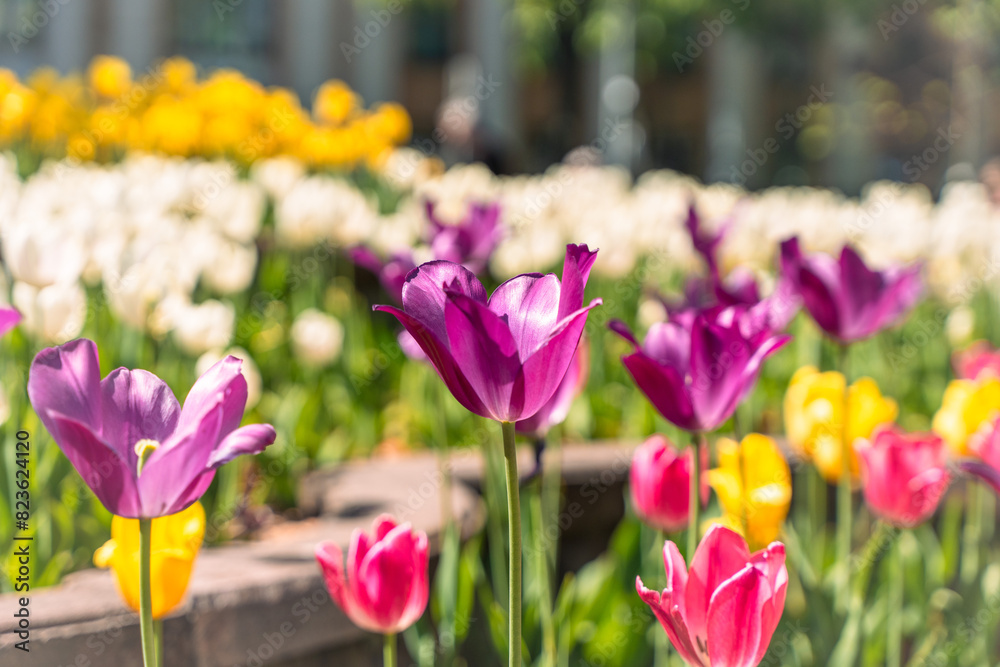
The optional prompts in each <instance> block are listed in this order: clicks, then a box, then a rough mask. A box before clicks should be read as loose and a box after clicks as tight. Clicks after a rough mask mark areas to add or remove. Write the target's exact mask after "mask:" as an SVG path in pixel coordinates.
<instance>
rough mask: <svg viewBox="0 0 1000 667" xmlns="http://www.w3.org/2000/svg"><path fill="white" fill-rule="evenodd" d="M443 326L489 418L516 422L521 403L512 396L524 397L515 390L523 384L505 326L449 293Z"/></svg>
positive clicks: (480, 307) (475, 304) (480, 306)
mask: <svg viewBox="0 0 1000 667" xmlns="http://www.w3.org/2000/svg"><path fill="white" fill-rule="evenodd" d="M445 323H446V326H447V327H448V337H449V346H450V347H451V350H452V355H453V356H454V359H455V363H456V364H458V366H459V367H460V368H463V369H465V378H466V379H467V380H468V381H469V384H470V385H471V386H472V388H473V390H474V391H475V392H476V395H478V396H479V398H480V399H482V401H483V404H484V405H485V406H486V410H487V411H488V412H489V416H490V417H491V418H492V419H496V420H497V421H516V420H517V414H518V413H519V412H520V410H521V407H522V402H521V401H518V400H517V399H516V398H514V397H513V396H512V394H513V393H514V392H519V393H520V395H521V396H523V392H524V389H523V384H521V385H520V388H518V387H517V386H518V384H519V383H523V379H519V377H518V371H519V370H520V368H521V359H520V358H519V357H518V354H517V343H515V342H514V338H513V337H512V335H511V331H510V329H509V328H508V327H507V323H506V322H504V320H502V319H500V317H499V316H497V314H496V313H494V312H493V311H491V310H490V309H489V308H488V307H487V306H486V305H485V304H482V303H479V302H478V301H475V300H473V299H471V298H469V297H467V296H465V295H464V294H459V293H452V292H449V293H448V303H447V305H446V306H445ZM565 370H566V369H565V368H563V372H564V373H565ZM553 389H554V387H553ZM549 396H551V392H550V393H549ZM539 407H540V406H539ZM532 414H533V413H532Z"/></svg>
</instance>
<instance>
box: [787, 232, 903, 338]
mask: <svg viewBox="0 0 1000 667" xmlns="http://www.w3.org/2000/svg"><path fill="white" fill-rule="evenodd" d="M781 263H782V280H787V281H789V282H790V283H791V284H792V285H793V287H794V289H795V291H796V292H798V294H799V296H800V297H801V298H802V302H803V304H804V305H805V307H806V310H808V311H809V314H810V315H812V317H813V319H814V320H816V323H817V324H818V325H819V326H820V327H821V328H822V329H823V330H824V331H826V332H827V333H828V334H829V335H830V336H832V337H834V338H836V339H838V340H840V341H842V342H853V341H857V340H862V339H864V338H868V337H870V336H872V335H874V334H875V333H877V332H879V331H881V330H882V329H884V328H886V327H888V326H890V325H892V324H893V323H894V322H895V321H897V320H898V319H900V318H901V317H902V316H903V315H904V314H905V313H906V312H907V311H909V310H910V309H911V308H912V307H913V305H914V304H915V303H916V300H917V298H918V297H919V295H920V292H921V289H922V285H921V280H920V266H919V265H914V266H911V267H908V268H903V269H901V268H898V267H897V268H890V269H888V270H885V271H874V270H872V269H870V268H869V267H868V266H867V265H866V264H865V263H864V261H863V260H862V259H861V256H860V255H858V253H857V251H855V250H854V248H852V247H850V246H844V248H843V249H842V251H841V253H840V258H839V260H837V259H834V258H833V257H831V256H829V255H824V254H816V255H812V256H809V257H806V256H804V255H803V254H802V252H801V250H800V249H799V245H798V239H795V238H792V239H788V240H787V241H784V242H783V243H782V244H781Z"/></svg>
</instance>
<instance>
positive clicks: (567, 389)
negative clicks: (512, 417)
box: [516, 340, 590, 438]
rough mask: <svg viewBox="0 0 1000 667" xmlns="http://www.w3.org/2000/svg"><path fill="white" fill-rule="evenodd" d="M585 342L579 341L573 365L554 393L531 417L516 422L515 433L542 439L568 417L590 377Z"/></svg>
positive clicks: (588, 352) (587, 351) (567, 370)
mask: <svg viewBox="0 0 1000 667" xmlns="http://www.w3.org/2000/svg"><path fill="white" fill-rule="evenodd" d="M588 348H589V346H588V345H587V342H586V340H581V341H580V345H579V346H578V347H577V348H576V354H575V355H573V363H571V364H570V365H569V368H568V369H566V375H564V376H563V379H562V382H560V383H559V388H558V389H556V393H554V394H552V398H550V399H549V402H548V403H546V404H545V405H543V406H542V408H541V410H539V411H538V412H536V413H535V414H534V416H533V417H528V418H527V419H522V420H521V421H519V422H517V426H516V428H517V432H518V433H523V434H525V435H528V436H531V437H533V438H543V437H545V434H546V433H548V432H549V429H550V428H552V427H553V426H555V425H557V424H561V423H563V421H565V420H566V416H567V415H569V409H570V407H572V405H573V401H574V400H576V397H577V396H579V395H580V393H581V392H582V391H583V388H584V387H586V386H587V378H588V376H589V375H590V363H589V362H590V360H589V358H588V357H589V356H590V350H589V349H588Z"/></svg>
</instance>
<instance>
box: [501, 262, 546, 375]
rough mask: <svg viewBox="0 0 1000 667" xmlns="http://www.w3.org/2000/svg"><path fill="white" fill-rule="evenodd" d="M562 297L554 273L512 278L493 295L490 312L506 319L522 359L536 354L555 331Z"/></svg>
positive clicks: (531, 274) (529, 274) (530, 274)
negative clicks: (560, 297)
mask: <svg viewBox="0 0 1000 667" xmlns="http://www.w3.org/2000/svg"><path fill="white" fill-rule="evenodd" d="M559 294H560V287H559V279H558V278H556V277H555V276H554V275H553V274H551V273H550V274H548V275H545V276H543V275H541V274H538V273H527V274H524V275H520V276H517V277H516V278H511V279H510V280H508V281H507V282H505V283H503V284H502V285H500V287H497V288H496V290H495V291H494V292H493V294H492V295H491V296H490V301H489V308H490V310H491V311H493V312H494V313H496V314H497V315H498V316H499V317H501V318H503V319H504V320H506V324H507V327H508V328H509V329H510V334H511V336H513V338H514V342H515V343H516V344H517V351H518V354H519V356H520V357H521V358H522V359H527V358H528V357H530V356H531V355H532V354H534V352H535V350H537V349H538V348H539V347H540V346H541V345H542V343H544V342H545V340H546V339H547V338H548V336H549V333H550V332H551V331H552V330H553V329H554V328H555V326H556V323H557V322H558V314H559Z"/></svg>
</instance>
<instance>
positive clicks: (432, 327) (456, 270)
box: [375, 245, 600, 422]
mask: <svg viewBox="0 0 1000 667" xmlns="http://www.w3.org/2000/svg"><path fill="white" fill-rule="evenodd" d="M594 256H595V253H592V252H590V251H589V250H588V249H587V247H586V246H573V245H570V246H567V249H566V262H565V268H564V273H565V274H567V275H564V281H563V283H562V284H560V282H559V281H558V280H557V279H556V278H555V277H554V276H539V275H537V274H527V275H524V276H519V277H517V278H514V279H512V280H510V281H508V282H507V283H505V284H504V285H503V286H501V288H499V289H498V290H497V292H496V293H495V294H494V295H493V298H492V299H490V300H489V301H487V298H486V292H485V290H484V289H483V287H482V285H481V284H480V283H479V281H478V280H476V278H475V276H474V275H472V273H471V272H470V271H468V270H467V269H465V268H463V267H462V266H460V265H458V264H454V263H450V262H444V261H436V262H429V263H427V264H423V265H421V266H420V267H418V268H417V269H416V270H415V271H413V272H411V273H410V275H409V276H408V277H407V282H406V285H405V286H404V288H403V310H399V309H396V308H391V307H388V306H376V307H375V310H378V311H383V312H388V313H390V314H392V315H393V316H395V317H396V318H397V319H398V320H399V321H400V322H401V323H402V324H403V326H404V327H405V328H406V330H407V331H408V332H409V333H410V334H411V335H412V336H413V338H414V340H415V341H416V342H417V344H418V345H419V346H420V348H421V349H422V350H423V351H424V353H425V354H426V355H427V357H428V359H429V360H430V362H431V363H432V364H433V365H434V367H435V369H436V370H437V372H438V375H440V376H441V379H442V380H444V382H445V384H446V385H447V386H448V389H449V390H451V392H452V394H453V395H454V396H455V398H456V399H457V400H458V401H459V402H460V403H461V404H462V405H463V406H465V407H466V408H467V409H468V410H470V411H472V412H474V413H476V414H479V415H482V416H485V417H489V418H491V419H494V420H498V421H513V422H517V421H521V420H524V419H527V418H529V417H531V416H533V415H534V414H536V413H537V412H538V411H539V410H540V409H541V408H542V407H543V406H544V405H545V404H546V403H547V402H548V401H549V400H550V399H551V398H552V396H553V395H554V394H555V393H556V390H557V389H558V387H559V385H560V382H561V381H562V380H563V378H564V377H565V376H566V371H567V369H568V368H569V365H570V363H571V362H572V359H573V357H574V354H575V352H576V348H577V346H578V345H579V342H580V336H581V334H582V332H583V327H584V325H585V324H586V318H587V313H588V312H589V310H590V309H591V308H593V307H594V306H595V305H597V304H598V303H600V301H599V300H597V301H595V302H593V303H592V304H591V305H590V306H588V307H587V308H577V309H575V310H572V309H571V310H566V307H567V304H569V303H571V302H575V301H577V300H580V299H582V294H583V291H582V290H583V287H584V285H585V283H586V279H587V276H588V274H589V272H590V268H591V266H592V264H593V261H594ZM567 285H568V286H570V287H569V288H567V287H566V286H567ZM554 302H556V303H557V306H556V313H557V317H554V316H553V310H554ZM563 313H566V315H565V316H564V317H563V316H562V314H563ZM522 352H523V353H522Z"/></svg>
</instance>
